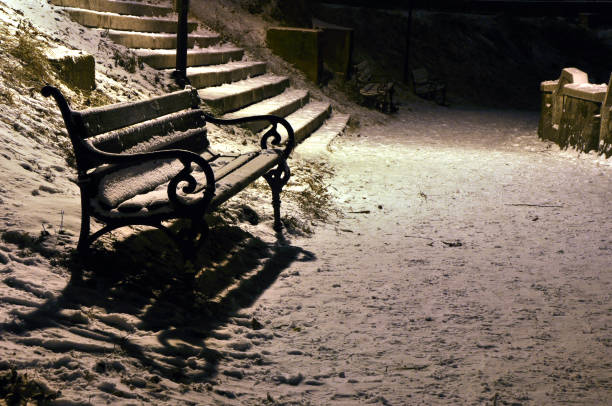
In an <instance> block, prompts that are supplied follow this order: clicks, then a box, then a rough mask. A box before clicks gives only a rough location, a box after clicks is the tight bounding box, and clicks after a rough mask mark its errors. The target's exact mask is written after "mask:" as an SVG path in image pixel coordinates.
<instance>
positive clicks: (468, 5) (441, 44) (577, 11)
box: [243, 0, 612, 109]
mask: <svg viewBox="0 0 612 406" xmlns="http://www.w3.org/2000/svg"><path fill="white" fill-rule="evenodd" d="M270 1H274V0H259V1H258V0H244V1H243V4H247V5H248V6H249V7H251V11H253V12H257V7H258V6H257V4H258V3H259V4H261V3H265V2H270ZM276 6H277V7H276V8H277V10H278V14H277V15H276V16H274V17H275V18H279V19H281V20H282V21H283V22H284V24H286V25H292V26H301V27H310V26H311V21H312V18H313V17H315V18H318V19H321V20H324V21H327V22H330V23H334V24H338V25H342V26H346V27H350V28H352V29H354V52H353V62H354V63H359V62H361V61H364V60H367V61H368V62H369V63H370V65H371V66H372V71H373V73H374V77H375V79H376V80H381V81H385V80H389V81H394V82H396V83H398V84H399V83H401V84H405V86H406V87H407V88H409V87H410V82H411V78H410V74H409V73H410V71H411V69H413V68H417V67H425V68H427V70H428V71H429V73H430V75H431V76H433V77H435V78H437V79H439V80H440V81H442V82H445V83H446V84H447V86H448V98H449V101H450V102H451V104H455V105H456V104H461V105H477V106H485V107H496V108H499V107H502V108H521V109H538V108H539V103H540V97H539V84H540V82H541V81H543V80H552V79H556V78H558V77H559V73H560V72H561V69H563V68H564V67H577V68H579V69H581V70H583V71H585V72H587V73H588V74H589V79H590V82H591V83H607V82H608V81H609V78H610V73H611V72H612V2H609V1H539V0H533V1H529V0H522V1H521V0H519V1H510V0H507V1H495V0H490V1H468V0H465V1H462V0H458V1H453V2H439V1H438V2H437V1H421V0H413V1H397V0H396V1H393V0H379V1H370V0H367V1H366V0H329V1H324V2H312V1H304V0H279V1H277V4H276Z"/></svg>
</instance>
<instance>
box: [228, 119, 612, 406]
mask: <svg viewBox="0 0 612 406" xmlns="http://www.w3.org/2000/svg"><path fill="white" fill-rule="evenodd" d="M417 117H418V118H417ZM402 120H403V121H402ZM536 125H537V115H535V114H529V113H498V112H468V111H463V112H462V111H456V110H448V111H446V110H443V109H442V110H437V111H432V112H429V113H428V112H421V113H420V114H418V115H417V113H409V112H408V113H402V114H401V115H400V118H399V119H398V120H395V121H394V122H392V123H391V124H390V125H389V126H387V127H384V128H383V127H380V128H374V129H362V130H361V134H362V135H364V136H362V137H359V138H358V137H349V138H347V139H342V140H339V141H337V142H336V143H335V151H334V153H333V154H332V155H331V157H330V159H331V162H332V163H333V165H334V166H335V167H336V170H337V172H336V177H335V179H334V180H333V182H332V185H331V186H332V187H333V188H334V189H336V191H337V196H338V200H339V202H340V203H341V204H342V205H343V207H344V210H345V211H346V212H347V213H349V212H357V213H355V214H347V216H346V218H345V219H342V220H341V221H340V222H339V223H338V224H337V225H336V226H335V227H329V228H328V229H325V230H320V231H318V232H317V234H316V235H315V236H314V237H313V238H312V239H307V240H303V241H299V242H296V241H294V244H296V245H298V246H300V247H301V248H302V249H304V250H306V251H308V252H310V253H312V254H313V255H314V256H316V260H315V261H312V262H298V263H294V264H293V265H292V266H291V267H290V268H289V269H288V270H286V271H285V272H283V273H282V274H281V278H279V280H278V281H277V283H275V284H274V285H273V286H272V287H271V288H270V289H268V290H267V291H266V292H265V293H264V295H263V296H262V297H261V298H260V299H259V300H258V302H257V304H256V305H255V306H254V309H253V314H254V316H255V317H256V318H257V319H258V320H262V321H267V322H269V323H270V324H269V326H268V327H269V328H270V329H271V330H272V331H273V332H275V334H276V335H277V337H275V338H274V339H273V340H270V341H268V342H266V344H265V345H262V347H261V349H262V350H264V351H269V352H270V355H269V356H268V357H267V358H268V359H269V360H270V361H271V362H272V363H273V364H272V366H271V367H270V366H268V367H265V368H263V369H257V370H250V371H249V370H246V371H245V374H246V375H247V376H249V375H251V374H252V378H253V379H255V380H256V381H258V382H259V384H258V386H256V388H258V389H257V391H258V392H259V396H261V393H266V392H269V393H270V394H271V395H272V396H273V397H274V399H276V400H281V401H303V402H304V404H307V402H312V404H315V405H322V404H361V403H373V404H393V405H404V404H502V401H503V402H508V403H503V404H534V405H537V404H560V403H569V404H600V405H604V404H607V403H608V402H609V400H610V398H611V396H612V380H611V378H612V373H611V366H612V364H611V363H610V359H612V349H611V348H610V347H611V346H612V343H611V340H612V325H611V321H612V300H611V286H610V283H611V282H612V237H610V235H611V231H612V212H611V211H610V209H609V201H610V199H611V198H612V170H611V167H610V166H609V163H607V162H605V161H602V160H600V159H598V158H596V157H593V156H581V157H578V156H577V154H576V153H574V152H572V151H569V152H560V151H558V150H556V149H554V148H551V149H548V148H547V146H546V144H544V143H541V142H539V141H538V140H537V138H536V136H535V126H536ZM411 127H412V128H411ZM366 134H370V135H369V136H367V137H365V135H366ZM523 205H524V206H523ZM528 205H540V206H543V207H536V206H528ZM368 211H369V213H368ZM299 374H302V376H303V381H302V382H301V384H300V385H299V386H291V385H286V384H284V385H283V384H281V385H279V386H276V384H275V383H277V382H279V381H280V382H282V381H284V380H288V379H286V378H291V377H294V378H295V377H296V376H298V377H299ZM280 376H284V378H282V377H280ZM244 379H247V378H246V377H245V378H244ZM249 381H251V379H249ZM228 384H230V383H229V382H228ZM230 385H231V384H230ZM495 402H498V403H495ZM513 402H514V403H513Z"/></svg>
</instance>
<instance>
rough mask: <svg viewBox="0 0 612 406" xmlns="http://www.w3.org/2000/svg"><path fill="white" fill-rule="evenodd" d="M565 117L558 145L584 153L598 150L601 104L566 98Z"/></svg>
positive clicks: (562, 118)
mask: <svg viewBox="0 0 612 406" xmlns="http://www.w3.org/2000/svg"><path fill="white" fill-rule="evenodd" d="M563 107H564V108H563V110H564V111H563V115H562V116H561V122H560V124H559V133H558V136H557V143H558V144H559V146H560V147H561V148H567V147H568V146H571V147H574V148H575V149H577V150H579V151H582V152H589V151H592V150H597V149H598V146H599V130H600V126H601V120H600V116H599V112H600V111H601V104H600V103H598V102H594V101H590V100H585V99H581V98H577V97H572V96H565V103H564V106H563Z"/></svg>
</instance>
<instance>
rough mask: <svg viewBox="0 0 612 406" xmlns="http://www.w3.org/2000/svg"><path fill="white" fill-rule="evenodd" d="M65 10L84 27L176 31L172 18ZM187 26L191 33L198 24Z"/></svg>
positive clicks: (77, 9) (193, 23) (73, 9)
mask: <svg viewBox="0 0 612 406" xmlns="http://www.w3.org/2000/svg"><path fill="white" fill-rule="evenodd" d="M65 10H66V12H67V13H68V14H69V15H70V17H71V18H72V19H73V20H74V21H76V22H77V23H79V24H81V25H84V26H85V27H91V28H106V29H111V30H124V31H139V32H167V33H176V30H177V24H176V19H174V18H153V17H139V16H133V15H123V14H115V13H107V12H99V11H91V10H85V9H80V8H65ZM187 26H188V27H187V28H188V30H189V31H190V32H191V31H194V30H196V29H197V28H198V23H196V22H193V21H190V22H189V23H188V24H187Z"/></svg>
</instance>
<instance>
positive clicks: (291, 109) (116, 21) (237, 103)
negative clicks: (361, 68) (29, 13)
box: [51, 0, 349, 154]
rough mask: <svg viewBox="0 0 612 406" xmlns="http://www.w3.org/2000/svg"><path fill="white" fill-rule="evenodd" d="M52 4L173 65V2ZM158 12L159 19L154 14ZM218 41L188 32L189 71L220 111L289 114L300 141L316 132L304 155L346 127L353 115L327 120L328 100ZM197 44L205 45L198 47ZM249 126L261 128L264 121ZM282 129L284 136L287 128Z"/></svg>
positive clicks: (163, 65) (147, 59)
mask: <svg viewBox="0 0 612 406" xmlns="http://www.w3.org/2000/svg"><path fill="white" fill-rule="evenodd" d="M51 3H52V4H54V5H57V6H61V7H66V9H65V10H66V11H67V12H68V13H69V14H70V16H71V17H72V19H73V20H75V21H76V22H78V23H80V24H82V25H85V26H87V27H94V28H103V29H108V30H109V32H108V37H109V38H110V39H111V40H113V41H114V42H116V43H118V44H121V45H124V46H126V47H128V48H132V49H134V51H135V53H136V54H137V55H138V56H139V58H140V59H141V60H142V61H143V62H144V63H147V64H148V65H150V66H152V67H153V68H156V69H172V68H174V65H175V63H176V53H175V49H176V34H175V33H176V20H175V19H174V18H160V17H159V16H164V15H169V14H171V13H173V10H172V9H171V8H170V7H164V6H159V5H153V4H144V3H140V2H136V1H116V0H51ZM153 16H156V18H151V17H153ZM195 29H197V23H195V22H190V23H189V31H193V30H195ZM218 42H219V36H218V35H217V34H214V33H206V34H190V35H189V45H188V46H189V48H191V49H190V50H189V51H188V56H187V65H188V66H190V68H188V71H187V75H188V77H189V80H190V82H191V83H192V85H193V86H195V87H196V88H200V89H201V90H199V92H198V93H199V95H200V97H201V98H202V100H203V101H204V102H205V103H207V104H209V105H211V106H213V107H214V108H216V109H218V110H219V111H220V112H221V113H227V112H230V111H234V112H233V113H230V114H226V115H225V116H224V117H225V118H237V117H244V116H249V115H259V114H274V115H278V116H283V117H286V118H287V120H288V121H289V123H290V124H291V125H292V126H293V128H294V131H295V134H296V141H297V143H298V144H299V143H301V142H302V141H304V140H305V139H306V138H308V137H309V135H310V134H312V136H311V138H310V139H309V140H307V141H306V142H305V143H304V144H303V145H302V146H300V151H303V152H301V153H302V154H304V153H307V154H312V153H313V151H323V150H325V149H326V148H327V145H328V144H329V142H331V140H332V139H333V138H334V137H335V136H336V135H338V134H339V133H341V132H342V131H343V130H344V128H345V127H346V124H347V122H348V118H349V116H348V115H344V114H334V115H333V116H332V117H331V118H330V119H329V120H327V122H325V124H323V122H324V121H325V120H326V119H327V118H328V117H330V115H331V106H330V105H329V104H328V103H324V102H310V103H309V94H308V92H307V91H305V90H298V89H288V90H285V89H287V87H288V86H289V85H290V83H289V79H288V78H286V77H279V76H275V75H271V74H270V75H265V72H266V63H265V62H246V61H240V62H238V61H239V60H240V59H242V58H243V55H244V51H243V50H242V49H240V48H237V47H234V46H227V45H226V46H217V47H213V46H214V45H215V44H218ZM196 46H197V47H198V48H202V49H193V48H194V47H196ZM232 61H234V62H232ZM202 88H204V89H202ZM283 91H284V92H283ZM279 93H280V94H279ZM245 106H248V107H245ZM245 126H246V127H247V128H250V129H251V130H252V131H259V130H261V129H262V128H263V127H264V126H265V123H264V122H255V123H249V124H247V125H245ZM317 128H318V130H317ZM315 130H316V132H315ZM279 131H280V132H281V135H283V129H282V127H280V128H279ZM313 132H314V133H313ZM284 138H286V134H284Z"/></svg>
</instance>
